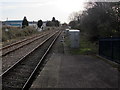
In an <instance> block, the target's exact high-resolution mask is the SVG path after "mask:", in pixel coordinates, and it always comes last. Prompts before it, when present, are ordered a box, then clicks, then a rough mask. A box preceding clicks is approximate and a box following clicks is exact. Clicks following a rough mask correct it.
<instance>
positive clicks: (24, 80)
mask: <svg viewBox="0 0 120 90" xmlns="http://www.w3.org/2000/svg"><path fill="white" fill-rule="evenodd" d="M60 33H61V31H57V32H55V33H54V34H52V35H51V36H50V37H48V38H47V39H45V40H44V41H43V42H41V43H40V44H39V45H38V46H37V47H35V48H34V49H33V50H31V51H30V52H29V53H28V54H26V55H25V56H24V57H23V58H21V59H20V60H19V61H17V62H16V63H15V64H14V65H12V66H11V67H10V68H9V69H7V70H6V71H5V72H3V73H2V74H1V75H0V76H1V77H2V81H3V83H2V85H3V86H2V88H3V90H8V88H9V89H11V90H13V89H21V90H26V89H28V88H29V85H30V83H31V80H32V78H33V77H34V75H35V72H36V71H37V68H38V67H39V66H40V65H41V62H42V61H43V59H44V58H45V56H46V55H47V53H48V52H49V50H50V48H51V47H52V45H53V44H54V42H55V41H56V39H57V38H58V36H59V35H60Z"/></svg>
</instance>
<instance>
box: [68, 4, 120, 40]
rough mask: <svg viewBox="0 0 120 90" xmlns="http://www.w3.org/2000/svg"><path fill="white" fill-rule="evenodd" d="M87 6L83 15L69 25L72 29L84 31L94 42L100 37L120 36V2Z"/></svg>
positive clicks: (79, 15) (75, 18)
mask: <svg viewBox="0 0 120 90" xmlns="http://www.w3.org/2000/svg"><path fill="white" fill-rule="evenodd" d="M87 5H88V6H87V7H86V10H85V11H84V12H83V13H82V14H81V13H80V14H78V15H77V14H75V16H74V17H72V18H74V20H72V21H70V23H69V25H70V26H71V27H72V28H74V29H80V30H81V31H84V32H85V33H87V36H88V39H89V40H90V41H93V42H94V41H97V40H98V39H99V38H100V37H110V36H119V35H120V30H119V22H120V21H119V20H120V16H119V15H120V14H119V13H120V11H119V9H118V8H120V2H93V3H88V4H87ZM77 17H79V18H78V19H77Z"/></svg>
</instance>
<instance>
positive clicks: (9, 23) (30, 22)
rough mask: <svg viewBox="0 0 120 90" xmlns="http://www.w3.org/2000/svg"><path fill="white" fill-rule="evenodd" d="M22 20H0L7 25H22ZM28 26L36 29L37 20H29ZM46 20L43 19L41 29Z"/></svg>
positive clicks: (43, 27)
mask: <svg viewBox="0 0 120 90" xmlns="http://www.w3.org/2000/svg"><path fill="white" fill-rule="evenodd" d="M22 21H23V20H7V21H2V25H4V26H9V27H22ZM29 26H33V27H34V28H36V29H37V22H36V21H29ZM45 27H46V21H43V25H42V29H45Z"/></svg>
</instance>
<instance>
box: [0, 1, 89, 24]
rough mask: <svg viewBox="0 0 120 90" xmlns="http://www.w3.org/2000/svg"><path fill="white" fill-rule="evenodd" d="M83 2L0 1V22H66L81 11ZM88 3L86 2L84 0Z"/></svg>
mask: <svg viewBox="0 0 120 90" xmlns="http://www.w3.org/2000/svg"><path fill="white" fill-rule="evenodd" d="M84 1H85V0H0V20H7V18H8V20H22V19H23V17H24V16H26V17H27V19H28V20H29V21H38V20H39V19H42V20H43V21H46V20H51V19H52V17H55V18H56V19H57V20H59V21H61V22H62V23H63V22H68V21H69V20H68V17H69V15H70V14H71V13H72V12H78V11H80V10H83V8H84V4H83V3H84ZM86 1H88V0H86Z"/></svg>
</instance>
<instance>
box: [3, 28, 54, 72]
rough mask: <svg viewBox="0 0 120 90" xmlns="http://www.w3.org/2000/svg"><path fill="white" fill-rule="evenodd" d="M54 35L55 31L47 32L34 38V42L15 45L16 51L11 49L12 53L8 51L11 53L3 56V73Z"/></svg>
mask: <svg viewBox="0 0 120 90" xmlns="http://www.w3.org/2000/svg"><path fill="white" fill-rule="evenodd" d="M54 32H55V31H54ZM52 33H53V30H51V31H49V32H45V33H44V35H40V36H38V37H36V38H32V40H29V41H28V42H26V43H22V44H21V45H18V46H16V45H15V47H16V49H11V52H9V51H8V52H9V53H7V54H6V55H4V56H2V71H3V72H4V71H6V70H7V69H8V68H9V67H11V66H12V65H13V64H14V63H16V62H17V61H18V60H19V59H20V58H22V57H24V55H25V54H27V53H28V52H30V51H31V50H32V49H33V48H34V47H36V46H37V45H38V44H39V43H41V42H42V41H43V40H45V39H46V38H47V37H49V36H50V35H51V34H52ZM13 47H14V46H13ZM9 50H10V49H9Z"/></svg>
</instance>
